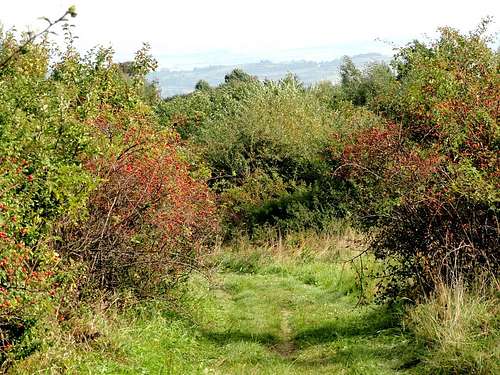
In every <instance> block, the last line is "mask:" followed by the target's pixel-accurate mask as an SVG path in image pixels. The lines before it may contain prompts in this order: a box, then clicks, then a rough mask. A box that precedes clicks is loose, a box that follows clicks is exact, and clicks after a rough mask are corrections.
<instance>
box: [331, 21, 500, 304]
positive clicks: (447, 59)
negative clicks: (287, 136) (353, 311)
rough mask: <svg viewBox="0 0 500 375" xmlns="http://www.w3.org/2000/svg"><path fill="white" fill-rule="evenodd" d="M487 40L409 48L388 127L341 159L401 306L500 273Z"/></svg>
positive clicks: (492, 62)
mask: <svg viewBox="0 0 500 375" xmlns="http://www.w3.org/2000/svg"><path fill="white" fill-rule="evenodd" d="M485 32H486V24H481V25H480V27H479V28H478V29H477V30H475V31H473V32H471V33H470V34H468V35H462V34H460V33H459V32H457V31H455V30H452V29H448V28H444V29H442V30H441V36H440V38H439V39H438V40H436V41H434V42H432V43H430V44H429V45H425V44H422V43H420V42H415V43H413V44H411V45H409V46H407V47H405V48H403V49H401V50H400V53H399V54H398V56H397V57H396V59H395V61H394V64H393V65H394V66H395V67H396V68H397V71H396V75H397V77H398V81H397V86H394V87H392V89H393V90H394V91H393V93H392V94H391V95H389V96H387V95H386V92H383V93H382V94H381V95H380V96H379V97H377V98H376V100H377V103H378V105H380V108H381V109H382V111H383V112H384V113H385V116H386V118H387V123H385V124H384V123H381V124H380V125H378V126H375V127H372V128H368V129H362V130H360V131H358V132H355V133H354V134H353V135H351V137H350V138H351V139H350V141H348V142H347V145H346V147H345V148H344V149H343V150H342V152H341V155H339V154H338V153H337V154H335V155H336V156H335V157H336V158H340V160H341V166H340V167H339V170H337V174H339V175H342V176H343V177H344V178H346V179H347V180H349V181H351V182H352V183H353V184H354V185H355V186H356V188H357V190H358V196H359V197H360V198H361V199H360V201H359V202H358V204H357V214H358V218H359V219H360V222H361V224H363V225H368V226H376V227H377V228H378V229H377V231H376V232H375V233H376V234H375V240H374V243H373V248H374V250H375V253H376V255H377V256H378V257H379V258H382V259H390V260H391V262H390V263H389V267H388V273H389V275H390V277H391V282H390V283H389V285H388V286H387V289H386V291H387V292H389V294H390V295H392V296H393V297H394V296H398V295H400V293H401V292H402V291H404V293H406V295H408V296H412V297H416V296H418V295H421V294H422V293H423V294H425V293H426V292H428V291H429V290H432V288H433V287H434V284H435V281H436V280H438V279H439V280H446V282H451V280H452V279H453V278H454V277H456V275H457V274H463V276H464V277H465V279H466V280H468V279H471V278H474V277H475V275H477V273H478V272H479V270H480V269H482V270H484V269H487V270H489V271H490V272H493V273H496V272H497V271H498V269H499V257H498V249H499V248H500V244H499V242H498V239H499V238H500V236H499V228H498V210H499V202H500V200H499V199H500V197H499V194H498V186H499V184H500V180H499V177H500V175H499V172H498V171H499V164H498V160H499V159H498V151H499V149H498V147H499V128H498V123H497V121H498V106H497V104H498V97H499V95H500V92H499V87H500V85H499V81H498V77H499V76H498V66H499V65H498V64H499V62H498V55H497V54H495V53H494V52H493V51H492V50H491V49H490V48H489V47H488V41H489V39H488V37H487V35H486V34H485ZM337 160H339V159H337Z"/></svg>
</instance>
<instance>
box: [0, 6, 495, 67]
mask: <svg viewBox="0 0 500 375" xmlns="http://www.w3.org/2000/svg"><path fill="white" fill-rule="evenodd" d="M70 5H75V6H76V10H77V13H78V16H77V17H76V18H74V19H72V20H71V21H72V23H74V24H75V34H76V35H78V37H79V39H78V42H77V46H78V48H79V49H81V50H82V51H84V50H87V49H89V48H91V47H93V46H95V45H98V44H99V45H105V46H113V48H114V50H115V51H116V57H117V59H118V60H128V59H130V58H132V56H133V55H134V52H135V51H136V50H138V49H139V48H140V47H141V45H142V42H149V43H150V44H151V47H152V53H153V55H154V56H155V57H156V58H157V59H158V60H159V62H160V67H165V68H172V69H182V68H192V67H195V66H206V65H211V64H220V63H222V64H223V63H224V62H227V63H228V64H234V63H245V62H255V61H260V60H264V59H267V60H272V61H287V60H294V59H295V60H297V59H304V60H316V61H321V60H329V59H333V58H337V57H339V56H342V55H344V54H348V55H354V54H358V53H367V52H380V53H384V54H390V53H391V51H392V46H393V45H396V46H400V45H402V44H404V43H405V42H407V41H409V40H411V39H413V38H424V37H425V35H433V33H434V32H435V30H436V29H437V28H438V27H439V26H444V25H447V26H452V27H455V28H458V29H460V30H463V31H467V30H471V29H473V28H474V27H475V26H476V25H477V24H478V22H479V21H480V19H481V18H482V17H485V16H487V15H490V16H493V17H494V18H495V20H496V21H495V23H494V25H493V31H496V30H498V29H499V28H498V26H499V24H500V1H495V0H474V1H470V0H469V1H467V0H418V1H417V0H412V1H405V0H399V1H397V0H375V1H370V0H366V1H360V0H343V1H335V0H302V1H297V0H283V1H282V0H212V1H208V0H163V1H161V0H140V1H134V0H128V1H127V0H72V1H71V0H70V1H66V0H0V23H2V24H3V25H4V28H10V27H12V26H15V27H16V28H17V29H19V30H24V29H27V28H29V29H31V30H37V29H40V28H41V27H42V26H44V23H43V21H40V20H38V19H37V18H38V17H41V16H46V17H49V18H50V19H55V18H57V17H58V16H60V15H61V14H62V13H64V11H65V10H66V9H67V8H68V7H69V6H70Z"/></svg>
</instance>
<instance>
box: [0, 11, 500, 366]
mask: <svg viewBox="0 0 500 375" xmlns="http://www.w3.org/2000/svg"><path fill="white" fill-rule="evenodd" d="M68 15H70V16H73V15H74V10H72V11H68V12H67V14H66V15H65V16H68ZM65 16H63V17H62V18H61V19H60V20H58V21H56V22H50V21H49V28H51V27H53V26H56V24H58V23H60V22H65V21H66V20H65V18H64V17H65ZM487 26H488V21H485V22H483V23H481V24H480V25H479V27H478V28H477V29H476V30H474V31H472V32H470V33H468V34H462V33H460V32H458V31H456V30H453V29H449V28H443V29H441V30H440V35H439V37H438V38H437V39H435V40H431V41H427V42H425V43H424V42H420V41H415V42H413V43H410V44H409V45H407V46H405V47H403V48H401V49H399V50H398V53H397V54H396V56H395V57H394V59H393V61H392V63H391V65H384V64H373V65H369V66H367V67H365V68H359V67H356V66H354V65H353V64H352V62H351V61H350V60H349V59H347V58H346V59H345V61H344V64H343V65H342V67H341V71H340V75H341V81H340V82H339V83H338V84H332V83H327V82H323V83H320V84H318V85H316V86H314V87H304V85H303V84H302V83H301V82H300V81H299V80H298V79H297V77H294V76H293V75H289V76H287V77H285V78H284V79H282V80H280V81H276V82H273V81H259V80H258V79H257V78H256V77H252V76H250V75H248V74H246V73H245V72H242V71H240V70H235V71H233V72H231V73H230V74H228V75H227V76H226V77H225V82H224V83H223V84H221V85H219V86H217V87H210V86H209V85H208V84H206V82H199V83H198V84H197V85H196V90H195V91H194V92H193V93H192V94H189V95H184V96H177V97H173V98H166V99H164V100H161V99H160V98H159V96H158V92H157V89H156V87H155V86H154V85H152V84H148V83H147V81H146V78H145V77H146V74H147V73H148V71H150V70H151V69H154V68H155V66H156V63H155V61H154V60H153V59H152V58H151V56H149V53H148V49H147V46H145V48H144V49H142V50H140V51H139V52H138V53H137V55H136V58H135V60H134V61H133V62H128V63H122V64H117V63H115V62H114V61H113V52H112V50H110V49H105V48H96V49H94V50H92V51H90V52H89V53H88V54H86V55H83V56H82V55H80V54H79V53H78V52H77V51H76V50H75V48H74V47H73V36H72V33H71V27H70V26H69V25H68V24H65V25H64V26H63V30H64V33H65V36H66V42H67V46H66V48H65V49H62V50H61V49H58V48H56V47H54V46H53V45H52V44H51V43H50V40H49V39H48V38H45V39H44V38H42V39H41V40H38V39H37V38H36V36H33V35H31V34H26V35H21V36H16V35H15V34H14V33H13V32H2V33H0V288H1V289H0V355H1V356H2V357H1V359H2V360H5V359H6V358H15V357H22V356H26V355H28V354H29V353H30V352H31V351H33V350H36V344H33V343H34V342H36V341H33V340H28V341H26V340H25V338H26V337H28V336H29V335H30V330H31V329H32V327H35V326H36V325H37V324H38V323H37V322H39V321H40V320H41V319H42V317H43V315H44V314H47V312H50V313H52V314H55V315H56V316H57V319H59V320H61V321H64V320H67V319H70V318H71V316H72V314H76V313H77V311H78V306H79V305H80V304H81V302H82V301H86V300H88V299H90V298H92V297H93V296H95V295H96V294H97V293H104V294H106V293H107V294H108V295H109V294H111V293H118V295H119V293H124V292H125V293H131V294H133V295H134V296H136V297H138V298H144V297H152V296H159V295H163V294H162V293H163V292H165V291H167V290H168V289H169V288H171V287H172V286H173V285H174V284H175V283H176V282H177V281H179V280H181V279H182V278H183V277H184V276H185V275H186V274H187V273H188V272H189V271H190V270H192V269H196V268H197V267H198V266H199V262H198V261H199V259H200V256H201V255H202V254H203V253H204V252H207V251H208V249H209V248H210V246H211V245H212V244H213V242H214V241H215V239H216V236H217V235H218V234H220V232H221V231H222V233H223V236H224V238H225V239H226V240H231V239H232V238H237V236H239V235H243V236H248V237H250V238H252V239H253V240H259V239H262V238H265V236H268V235H269V233H270V232H273V233H272V234H273V236H275V237H277V238H280V236H281V234H282V233H286V232H294V231H299V230H303V229H308V230H315V231H317V232H321V231H324V230H325V229H326V228H329V227H331V225H332V222H333V221H334V220H337V219H342V220H346V221H348V222H349V223H350V224H351V225H353V226H356V227H357V228H358V229H360V230H362V231H364V233H365V234H366V238H367V239H368V240H369V241H370V247H369V249H368V250H367V251H372V252H373V253H374V255H375V257H376V258H377V259H379V260H381V261H382V262H381V263H382V264H383V265H384V267H383V272H382V273H381V274H379V275H378V277H379V279H380V280H381V281H380V285H379V293H380V295H381V297H384V298H389V299H390V300H395V299H399V298H401V297H406V299H408V298H410V299H412V300H413V301H417V300H419V299H421V298H422V297H424V296H429V295H431V294H432V292H433V291H434V290H435V289H436V287H437V286H439V287H440V288H446V286H450V285H451V286H453V285H456V282H457V280H460V282H462V283H463V285H464V286H465V287H467V285H469V284H472V283H473V282H474V280H475V279H476V278H477V276H478V275H482V276H483V277H489V278H490V281H491V283H493V284H495V283H496V281H497V278H498V269H499V252H498V251H499V249H500V243H499V238H500V233H499V228H500V226H499V223H498V213H499V208H500V206H499V203H500V202H499V200H500V196H499V191H500V190H499V188H500V172H499V170H500V168H499V167H500V162H499V157H498V155H499V145H500V131H499V127H498V118H499V98H500V82H499V70H500V56H499V54H498V52H494V51H493V49H492V48H491V43H492V38H491V37H490V36H489V35H488V33H487ZM374 269H377V270H378V269H380V268H379V267H374ZM26 342H30V343H31V344H29V345H28V344H26Z"/></svg>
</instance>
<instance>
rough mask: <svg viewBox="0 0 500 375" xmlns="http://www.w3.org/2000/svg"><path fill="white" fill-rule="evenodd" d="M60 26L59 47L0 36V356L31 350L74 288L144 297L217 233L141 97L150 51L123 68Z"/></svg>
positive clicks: (175, 141)
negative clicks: (81, 50) (47, 318)
mask: <svg viewBox="0 0 500 375" xmlns="http://www.w3.org/2000/svg"><path fill="white" fill-rule="evenodd" d="M65 30H66V38H67V39H66V40H67V41H68V47H67V49H66V50H65V51H59V50H52V49H51V48H49V46H50V43H49V41H44V42H41V43H38V42H36V40H31V39H30V40H29V43H24V42H23V40H18V39H17V38H16V37H15V36H14V35H13V34H12V33H6V34H5V35H3V34H2V35H0V360H4V359H5V358H7V356H14V357H16V356H24V355H28V354H29V350H31V349H29V350H28V349H27V348H25V347H23V340H24V337H28V336H29V335H30V330H31V328H32V327H34V326H36V322H37V320H38V319H40V318H41V317H42V316H43V315H44V314H50V313H53V314H56V315H57V316H58V318H61V319H64V314H63V310H65V309H66V310H68V309H69V308H68V306H69V305H70V304H72V303H75V304H78V303H79V302H80V301H78V300H76V301H75V300H71V298H73V297H75V296H77V292H78V291H79V289H78V288H75V287H78V286H79V287H80V291H81V290H85V291H87V292H88V291H91V290H92V291H93V292H97V291H96V290H95V288H94V287H96V286H97V287H101V288H103V289H104V290H107V291H109V290H123V289H132V290H134V291H138V292H139V293H137V294H138V295H139V296H147V295H150V293H151V292H152V290H153V289H154V288H153V285H154V286H155V287H165V286H168V285H169V284H171V283H173V282H175V281H176V280H177V279H178V278H179V277H180V275H182V274H184V273H185V272H187V271H189V270H191V269H192V268H194V267H196V257H197V256H198V255H199V254H200V252H202V250H203V249H204V246H205V245H206V244H207V243H208V241H209V239H210V238H213V236H214V235H215V232H216V229H217V219H216V217H215V215H214V214H215V208H214V202H213V199H212V197H211V194H210V193H209V192H208V188H207V185H206V184H205V182H204V181H203V180H195V179H194V178H193V177H192V176H191V173H190V170H189V166H188V163H187V162H186V161H184V160H183V158H182V156H181V155H180V153H179V152H178V150H179V149H180V148H181V147H180V140H179V137H178V136H177V134H176V133H175V132H174V131H171V130H168V129H162V130H160V129H159V126H158V124H157V123H156V117H155V114H154V112H153V110H152V108H151V107H150V105H149V104H148V103H151V102H154V100H153V98H152V95H153V96H154V93H153V92H152V91H151V90H150V89H148V88H147V87H146V85H145V81H144V76H145V74H146V73H147V71H148V70H149V69H150V68H153V67H154V66H155V62H154V60H152V59H151V58H150V57H149V54H148V51H147V47H146V48H144V49H142V50H140V51H139V52H138V53H137V56H136V59H135V60H134V62H132V63H131V65H130V69H131V71H130V72H131V74H129V75H125V74H124V72H123V66H119V65H118V64H115V63H114V62H113V54H112V51H111V50H110V49H103V48H100V49H96V50H92V51H91V52H89V53H88V54H87V55H85V56H83V57H82V56H80V55H79V54H78V53H77V52H76V51H75V49H74V48H73V47H72V36H71V33H70V32H69V30H68V28H67V27H66V29H65ZM20 46H22V48H20ZM21 49H22V51H21ZM10 56H14V57H10ZM5 61H7V62H8V63H5ZM55 250H57V251H55ZM75 260H76V261H77V262H75ZM85 272H86V273H85ZM77 282H78V283H80V284H76V283H77ZM92 288H94V289H92ZM154 290H155V291H156V290H157V288H156V289H154ZM56 303H57V304H58V307H57V310H56V311H53V310H52V308H53V307H54V305H55V304H56ZM8 353H9V354H8Z"/></svg>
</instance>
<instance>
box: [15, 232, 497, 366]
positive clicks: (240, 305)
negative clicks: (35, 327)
mask: <svg viewBox="0 0 500 375" xmlns="http://www.w3.org/2000/svg"><path fill="white" fill-rule="evenodd" d="M364 241H365V239H364V238H363V237H362V236H360V235H359V234H357V233H356V232H355V231H353V230H352V229H350V228H349V227H345V226H342V225H341V224H338V225H337V226H332V228H331V230H330V231H329V232H325V233H322V234H318V233H315V232H302V233H294V234H291V235H286V236H285V235H283V236H280V235H276V236H274V237H270V239H268V240H267V241H261V242H258V243H255V242H251V241H249V240H248V239H243V238H240V239H239V240H238V241H235V242H234V243H232V244H230V245H228V246H225V247H222V246H221V247H219V248H217V249H216V250H215V251H214V253H213V254H212V255H211V256H210V258H209V259H207V265H208V266H210V267H209V268H208V269H209V271H207V272H205V273H197V274H193V275H192V277H191V278H190V279H189V280H188V281H187V282H186V283H184V284H183V285H181V286H179V287H178V288H177V289H176V290H175V291H173V292H172V293H173V294H172V293H171V295H170V299H169V300H155V301H149V302H144V301H143V302H140V303H138V302H135V301H134V300H133V299H132V298H130V299H128V301H129V303H128V304H127V305H125V306H123V305H122V306H115V305H109V304H104V303H100V302H99V301H96V302H95V305H94V306H93V307H92V308H90V307H89V308H87V309H86V310H85V309H82V310H81V311H79V312H78V313H76V314H73V318H72V319H71V320H70V321H67V322H64V323H61V322H56V321H52V323H51V325H50V328H49V329H47V331H46V335H45V339H44V340H43V341H42V342H41V343H40V347H39V350H38V351H36V352H35V353H33V354H31V355H30V356H28V357H27V358H26V359H24V360H19V361H17V363H16V365H15V366H14V367H13V368H11V371H10V372H11V373H13V374H26V373H30V374H31V373H33V374H35V373H43V374H141V373H142V374H273V375H274V374H377V375H378V374H405V373H406V374H421V373H430V374H440V373H441V374H459V373H478V374H488V373H495V371H497V370H498V363H497V362H495V361H496V358H498V355H499V351H498V342H499V337H498V321H499V319H498V307H497V306H498V303H497V302H498V300H497V299H495V298H494V297H495V294H494V293H493V292H491V290H490V291H489V292H488V293H485V288H483V289H482V292H481V293H479V291H477V292H474V293H472V292H471V291H467V290H466V289H465V288H464V287H463V285H457V287H456V288H446V287H441V288H440V289H439V290H438V291H437V292H436V294H435V296H433V298H431V299H429V300H428V301H426V302H425V303H422V304H420V305H417V306H416V307H413V308H412V309H410V310H408V312H407V315H406V318H405V319H403V320H402V319H401V317H402V311H401V310H400V309H395V308H391V307H389V306H383V305H377V304H375V303H374V302H373V298H372V297H373V293H374V292H375V290H376V282H375V281H374V280H371V279H369V278H368V277H367V276H366V277H365V279H362V278H360V275H362V274H363V273H364V274H365V275H369V274H370V272H371V271H373V270H376V269H377V267H380V265H378V264H377V263H376V262H375V261H374V260H373V259H372V258H370V257H369V256H365V257H364V258H363V267H361V264H360V261H359V259H358V258H354V257H356V256H357V255H359V254H360V252H361V251H363V250H364V247H363V243H364ZM353 258H354V260H353ZM361 287H363V288H361ZM122 300H123V298H122ZM35 336H36V337H40V334H39V333H38V334H36V335H35Z"/></svg>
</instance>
